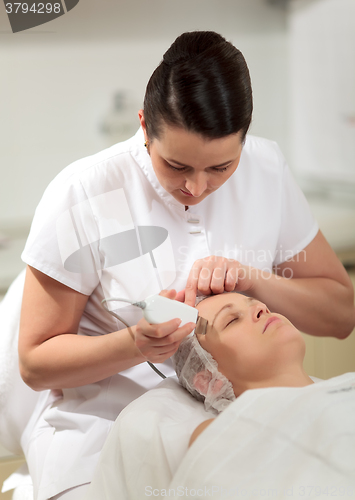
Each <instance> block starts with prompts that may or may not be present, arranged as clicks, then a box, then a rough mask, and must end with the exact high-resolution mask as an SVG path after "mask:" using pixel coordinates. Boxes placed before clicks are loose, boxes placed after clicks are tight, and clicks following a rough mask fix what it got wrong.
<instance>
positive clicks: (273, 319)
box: [263, 316, 280, 333]
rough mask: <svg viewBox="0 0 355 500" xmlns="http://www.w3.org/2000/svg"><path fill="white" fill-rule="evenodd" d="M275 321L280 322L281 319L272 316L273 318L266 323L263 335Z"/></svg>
mask: <svg viewBox="0 0 355 500" xmlns="http://www.w3.org/2000/svg"><path fill="white" fill-rule="evenodd" d="M274 321H280V318H278V317H277V316H271V318H269V319H268V320H267V322H266V323H265V326H264V330H263V333H264V332H265V330H266V328H267V327H268V326H269V325H270V324H271V323H273V322H274Z"/></svg>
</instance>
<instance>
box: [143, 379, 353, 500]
mask: <svg viewBox="0 0 355 500" xmlns="http://www.w3.org/2000/svg"><path fill="white" fill-rule="evenodd" d="M169 488H170V494H169V496H173V490H175V491H176V495H177V492H178V491H183V492H184V495H185V496H186V497H188V498H201V497H203V498H208V497H212V498H213V497H214V498H228V499H232V498H233V499H240V498H243V499H255V498H263V497H266V498H270V497H271V498H273V499H276V498H277V499H278V498H280V499H281V498H287V497H290V498H307V499H309V498H327V499H328V500H329V498H343V499H349V498H355V373H350V374H345V375H342V376H340V377H335V378H333V379H330V380H328V381H323V382H319V383H317V384H314V385H311V386H307V387H304V388H270V389H256V390H251V391H247V392H245V393H244V394H242V396H240V397H239V398H238V399H237V400H236V401H235V402H233V404H231V405H230V406H229V407H228V408H227V409H226V410H225V412H223V413H222V414H221V415H220V416H219V417H218V418H217V419H216V420H215V421H214V422H213V423H212V424H211V425H210V426H209V427H208V428H207V429H206V430H205V431H204V432H203V433H202V434H201V435H200V437H199V438H198V439H197V440H196V441H195V443H194V444H193V446H192V447H191V448H190V449H189V451H188V453H187V454H186V456H185V458H184V460H183V462H182V463H181V466H180V468H179V469H178V471H177V473H176V474H175V476H174V479H173V481H172V482H171V484H170V485H169ZM179 488H180V490H179ZM167 491H169V490H167ZM152 493H153V492H152ZM159 493H160V495H161V496H162V497H164V493H165V492H164V491H163V492H162V491H160V492H159ZM152 496H153V495H152ZM166 496H168V494H167V495H166ZM142 498H143V495H142Z"/></svg>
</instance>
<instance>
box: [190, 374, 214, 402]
mask: <svg viewBox="0 0 355 500" xmlns="http://www.w3.org/2000/svg"><path fill="white" fill-rule="evenodd" d="M211 378H212V374H211V372H209V371H208V370H203V371H202V372H198V373H196V375H195V376H194V379H193V385H194V387H195V389H196V390H197V391H198V392H200V393H201V394H203V395H204V396H206V394H207V391H208V385H209V383H210V382H211Z"/></svg>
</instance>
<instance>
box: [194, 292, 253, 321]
mask: <svg viewBox="0 0 355 500" xmlns="http://www.w3.org/2000/svg"><path fill="white" fill-rule="evenodd" d="M247 300H248V298H247V297H246V296H245V295H243V294H241V293H235V292H228V293H221V294H218V295H212V296H211V297H207V298H206V299H204V300H202V301H201V302H200V303H199V304H198V305H197V306H196V307H197V309H198V310H199V312H200V313H201V316H203V317H206V316H207V315H211V314H214V313H216V312H217V311H218V310H219V309H220V308H221V307H223V306H224V305H226V304H228V303H233V304H235V305H240V306H241V305H244V304H246V301H247ZM204 314H205V316H204ZM206 319H207V318H206Z"/></svg>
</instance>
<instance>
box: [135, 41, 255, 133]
mask: <svg viewBox="0 0 355 500" xmlns="http://www.w3.org/2000/svg"><path fill="white" fill-rule="evenodd" d="M252 110H253V99H252V89H251V82H250V75H249V70H248V66H247V64H246V62H245V59H244V57H243V54H242V53H241V52H240V51H239V50H238V49H237V48H235V47H234V45H232V44H231V43H230V42H227V41H226V39H225V38H223V37H222V36H221V35H219V34H218V33H215V32H213V31H193V32H189V33H183V34H182V35H180V36H179V37H178V38H177V39H176V40H175V42H174V43H173V44H172V45H171V47H170V48H169V49H168V50H167V51H166V52H165V54H164V56H163V60H162V62H161V63H160V64H159V66H158V67H157V68H156V70H155V71H154V73H153V74H152V76H151V78H150V80H149V82H148V85H147V89H146V94H145V98H144V118H145V123H146V127H147V134H148V137H149V138H150V139H151V140H152V139H153V138H154V137H157V138H158V137H159V136H160V133H161V126H162V124H163V123H164V122H165V123H167V124H168V125H175V126H179V127H183V128H185V129H186V130H189V131H192V132H196V133H198V134H201V135H202V136H204V137H206V138H210V139H214V138H220V137H225V136H227V135H230V134H235V133H237V132H239V131H242V139H243V140H244V138H245V135H246V133H247V131H248V128H249V126H250V122H251V116H252Z"/></svg>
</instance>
